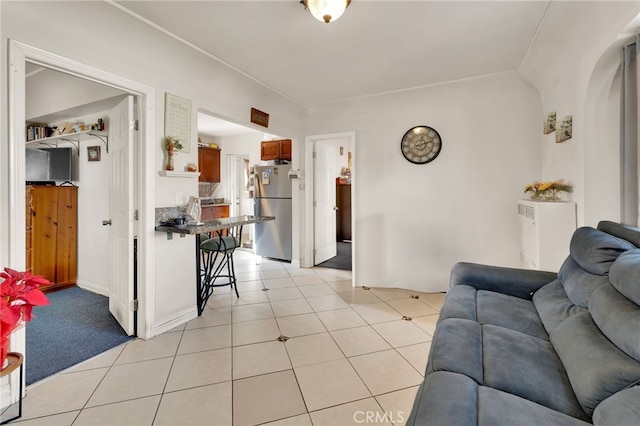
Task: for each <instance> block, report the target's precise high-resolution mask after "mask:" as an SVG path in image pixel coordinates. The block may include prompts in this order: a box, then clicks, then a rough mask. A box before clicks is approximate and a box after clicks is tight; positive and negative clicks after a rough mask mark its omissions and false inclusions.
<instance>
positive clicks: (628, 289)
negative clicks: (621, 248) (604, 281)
mask: <svg viewBox="0 0 640 426" xmlns="http://www.w3.org/2000/svg"><path fill="white" fill-rule="evenodd" d="M609 275H610V280H611V283H612V284H613V286H614V287H615V288H616V289H617V290H618V291H619V292H620V293H622V294H623V295H624V296H625V297H626V298H627V299H629V300H631V301H632V302H633V303H635V304H636V305H640V250H630V251H628V252H626V253H623V254H621V255H620V257H619V258H618V259H617V260H616V261H615V262H614V264H613V265H612V266H611V272H610V274H609Z"/></svg>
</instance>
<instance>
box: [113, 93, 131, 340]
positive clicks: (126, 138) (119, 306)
mask: <svg viewBox="0 0 640 426" xmlns="http://www.w3.org/2000/svg"><path fill="white" fill-rule="evenodd" d="M132 119H133V96H127V97H126V98H125V99H124V100H123V101H122V102H120V103H119V104H118V105H117V106H116V107H115V108H113V109H112V110H111V113H110V114H109V160H110V162H111V167H110V171H109V214H110V217H109V220H110V221H111V227H110V233H109V239H110V250H109V257H110V259H109V262H110V265H111V266H110V272H111V274H110V284H109V287H110V291H109V311H111V313H112V314H113V316H114V317H115V318H116V320H117V321H118V322H119V323H120V326H122V328H123V329H124V331H125V332H126V333H127V334H128V335H132V334H133V333H134V324H133V315H134V311H133V285H134V281H133V227H134V223H133V221H134V217H133V216H134V206H133V195H134V194H133V159H134V158H133V152H134V130H133V126H131V125H130V123H131V122H132Z"/></svg>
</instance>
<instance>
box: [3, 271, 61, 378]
mask: <svg viewBox="0 0 640 426" xmlns="http://www.w3.org/2000/svg"><path fill="white" fill-rule="evenodd" d="M0 277H1V278H3V281H2V283H0V368H4V366H5V360H6V359H7V354H8V352H9V336H10V335H11V333H12V332H13V330H15V329H16V328H17V327H18V326H20V324H22V322H25V323H26V322H29V321H31V318H32V316H33V315H32V314H31V311H32V310H33V307H34V306H42V305H48V304H49V300H48V299H47V296H45V295H44V293H43V292H42V291H40V290H39V289H38V288H39V287H40V286H41V285H45V284H49V281H48V280H47V279H46V278H44V277H40V276H35V275H31V273H29V272H18V271H14V270H13V269H9V268H4V272H0Z"/></svg>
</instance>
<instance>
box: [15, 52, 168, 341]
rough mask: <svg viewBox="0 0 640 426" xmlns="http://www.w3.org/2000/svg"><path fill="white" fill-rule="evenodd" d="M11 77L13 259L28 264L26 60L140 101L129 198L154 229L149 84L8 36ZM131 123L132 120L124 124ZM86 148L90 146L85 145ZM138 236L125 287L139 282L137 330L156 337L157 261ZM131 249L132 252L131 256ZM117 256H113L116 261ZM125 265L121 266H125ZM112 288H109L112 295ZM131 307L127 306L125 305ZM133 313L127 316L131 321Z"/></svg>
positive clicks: (130, 227) (142, 222) (148, 241)
mask: <svg viewBox="0 0 640 426" xmlns="http://www.w3.org/2000/svg"><path fill="white" fill-rule="evenodd" d="M9 47H10V49H9V51H10V59H11V60H10V66H11V69H10V73H9V75H10V80H9V88H10V92H9V136H10V137H9V141H10V146H9V157H10V161H9V164H10V170H9V200H10V202H12V205H15V206H16V208H15V215H12V216H10V217H9V261H10V263H11V264H12V265H14V266H15V267H18V268H21V269H24V268H25V266H26V265H25V263H26V262H25V248H26V238H25V235H24V229H25V210H24V208H25V203H24V201H23V202H18V200H24V198H25V185H24V184H25V151H24V146H25V132H24V125H25V122H26V102H27V100H26V96H25V93H26V90H25V86H26V81H25V79H26V67H27V63H33V64H36V65H39V66H43V67H45V68H50V69H53V70H56V71H59V72H62V73H64V74H67V75H71V76H74V77H78V78H80V79H85V80H88V81H92V82H95V83H99V84H102V85H104V86H106V87H109V88H115V89H118V90H121V91H122V92H123V93H127V94H129V95H131V96H132V97H134V98H135V99H136V101H137V107H136V110H137V115H138V117H139V120H140V125H139V129H140V130H139V135H138V141H139V142H140V143H138V144H137V146H136V147H135V152H134V153H133V156H132V157H131V158H136V159H137V160H135V161H136V167H135V168H133V167H132V166H133V162H130V163H129V164H130V165H131V169H132V170H137V172H136V173H135V174H134V175H132V176H131V179H130V183H131V184H132V183H133V181H134V180H135V181H137V182H139V184H138V187H139V188H140V190H139V191H138V193H137V194H136V196H135V200H134V197H133V194H132V193H130V195H129V198H130V199H131V200H134V202H135V205H137V210H138V211H139V213H138V218H139V223H138V229H140V230H144V229H152V228H153V224H154V222H155V219H154V209H153V205H154V202H153V196H152V194H153V191H152V183H153V182H152V178H151V176H152V169H153V152H154V151H153V146H152V144H150V141H152V140H153V133H154V130H153V121H154V118H153V107H154V106H155V94H154V90H152V88H150V87H148V86H144V85H141V84H139V83H136V82H133V81H130V80H127V79H124V78H122V77H119V76H116V75H113V74H110V73H107V72H104V71H101V70H98V69H95V68H92V67H89V66H86V65H84V64H80V63H77V62H75V61H72V60H69V59H66V58H62V57H60V56H57V55H54V54H51V53H48V52H45V51H42V50H40V49H37V48H33V47H31V46H28V45H25V44H22V43H20V42H16V41H14V40H11V41H10V46H9ZM126 125H127V126H129V125H130V123H126ZM84 149H86V148H84ZM127 217H130V220H128V221H127V225H126V227H125V228H126V229H127V233H128V234H129V235H131V236H133V234H134V230H135V225H136V224H135V222H134V212H133V211H130V210H127ZM138 234H139V235H138V239H137V274H136V275H135V276H134V274H133V264H134V259H133V243H134V241H133V238H131V240H130V243H131V244H127V254H126V259H124V262H125V264H126V265H128V266H126V268H127V270H130V271H131V273H129V274H127V275H128V276H127V280H126V283H125V286H126V288H127V292H128V293H129V292H130V294H133V288H134V279H136V278H137V282H138V283H139V284H140V285H139V288H138V296H139V297H138V300H139V303H138V306H139V310H138V312H137V316H138V318H139V320H140V322H139V324H140V327H139V332H138V335H139V337H141V338H149V337H152V333H153V324H152V322H151V318H152V315H151V313H152V309H151V308H152V307H151V306H149V305H148V304H147V301H152V300H153V288H152V287H151V286H147V285H146V283H147V282H153V279H152V277H153V264H152V257H151V253H152V247H151V245H152V244H153V241H152V240H153V239H152V238H149V237H148V236H147V235H146V233H145V232H140V233H138ZM129 250H130V253H129ZM129 254H130V255H129ZM113 262H114V261H111V264H112V265H113ZM121 266H122V265H121ZM112 296H113V292H111V293H110V298H111V297H112ZM125 303H126V306H127V307H129V306H131V308H132V307H133V300H130V301H127V302H125ZM127 310H129V309H127ZM133 316H134V315H133V313H132V314H131V315H130V316H129V318H128V319H127V320H126V321H128V322H130V323H132V322H133ZM123 328H125V330H131V329H132V324H124V327H123ZM15 340H17V341H18V342H16V349H17V350H24V345H25V343H24V335H22V336H17V339H15Z"/></svg>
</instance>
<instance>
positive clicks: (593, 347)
mask: <svg viewBox="0 0 640 426" xmlns="http://www.w3.org/2000/svg"><path fill="white" fill-rule="evenodd" d="M614 225H615V224H614ZM607 227H608V230H613V232H614V233H616V235H617V236H614V235H612V234H609V233H608V232H606V233H605V232H603V231H601V230H594V229H592V228H589V229H587V230H577V231H576V234H577V235H578V236H577V237H576V239H575V242H574V240H573V239H572V251H571V258H572V261H573V262H575V263H576V264H577V265H579V269H582V272H575V271H573V273H574V274H575V273H578V274H579V275H577V276H578V277H583V278H584V277H586V275H584V274H590V275H593V276H599V277H602V278H604V280H601V279H600V278H599V279H597V280H596V279H595V278H593V277H592V278H591V281H589V280H587V281H586V284H587V285H590V284H591V288H589V289H583V291H579V289H577V288H575V287H577V286H578V285H579V284H580V280H579V279H577V278H576V277H575V276H572V277H570V278H569V279H567V280H565V281H566V283H563V285H565V290H567V291H566V292H567V295H568V296H569V297H570V298H571V297H574V298H576V300H577V299H580V301H581V303H584V301H586V303H587V306H588V311H587V312H583V313H580V314H577V315H574V316H571V317H569V318H568V319H566V320H565V321H563V322H562V323H561V324H560V325H558V326H557V327H556V328H554V329H553V330H552V331H551V333H550V338H551V342H552V344H553V346H554V348H555V349H556V351H557V353H558V355H559V356H560V359H561V360H562V363H563V364H564V366H565V369H566V371H567V375H568V376H569V380H570V381H571V385H572V387H573V389H574V392H575V394H576V397H577V398H578V401H579V402H580V404H581V405H582V407H583V408H584V410H585V412H587V413H588V414H589V415H592V414H593V411H594V409H595V408H596V407H597V406H598V404H600V402H602V401H603V400H605V399H607V398H608V397H610V396H611V395H613V394H615V393H617V392H619V391H622V390H624V389H626V388H629V387H632V386H635V385H638V384H640V249H638V248H636V245H635V242H637V243H640V229H635V228H631V227H624V229H623V233H621V232H617V231H620V230H621V229H622V228H619V227H612V226H611V225H609V224H607ZM614 228H615V229H614ZM603 234H604V235H603ZM621 235H625V236H624V239H622V238H621ZM574 237H575V235H574ZM627 238H629V239H627ZM632 242H634V243H633V244H632ZM574 243H575V244H576V245H577V246H580V247H577V246H576V247H574ZM583 244H590V245H591V247H588V248H587V247H582V245H583ZM564 267H565V266H564V265H563V268H564ZM570 267H571V268H573V266H567V268H568V269H567V272H565V273H568V271H569V268H570ZM598 274H600V275H598ZM596 281H598V282H599V284H598V285H595V284H593V283H595V282H596ZM600 281H603V282H601V283H600ZM567 283H568V284H567ZM583 284H585V282H583ZM570 293H571V294H570ZM576 295H577V296H576ZM572 301H573V299H572ZM574 303H575V302H574Z"/></svg>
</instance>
